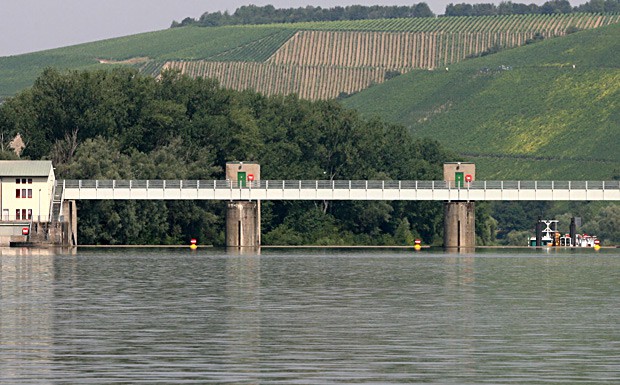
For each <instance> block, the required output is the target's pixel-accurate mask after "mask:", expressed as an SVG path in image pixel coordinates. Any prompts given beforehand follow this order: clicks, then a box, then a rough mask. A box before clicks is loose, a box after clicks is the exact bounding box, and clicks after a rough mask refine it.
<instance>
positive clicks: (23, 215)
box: [22, 209, 28, 219]
mask: <svg viewBox="0 0 620 385" xmlns="http://www.w3.org/2000/svg"><path fill="white" fill-rule="evenodd" d="M26 218H28V217H27V216H26V209H22V219H26Z"/></svg>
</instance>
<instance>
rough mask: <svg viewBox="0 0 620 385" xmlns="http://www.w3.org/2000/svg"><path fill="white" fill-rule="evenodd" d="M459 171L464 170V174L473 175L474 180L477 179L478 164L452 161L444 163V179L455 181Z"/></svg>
mask: <svg viewBox="0 0 620 385" xmlns="http://www.w3.org/2000/svg"><path fill="white" fill-rule="evenodd" d="M457 172H462V173H463V175H471V176H472V181H474V180H476V165H475V164H474V163H469V162H450V163H444V164H443V180H445V181H448V182H454V181H455V175H456V173H457Z"/></svg>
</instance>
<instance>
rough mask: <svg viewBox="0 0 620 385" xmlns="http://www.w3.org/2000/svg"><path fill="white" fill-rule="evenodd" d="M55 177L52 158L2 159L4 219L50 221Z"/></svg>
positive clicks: (0, 208) (0, 193) (0, 204)
mask: <svg viewBox="0 0 620 385" xmlns="http://www.w3.org/2000/svg"><path fill="white" fill-rule="evenodd" d="M54 181H55V176H54V168H53V167H52V162H51V161H49V160H0V212H1V213H2V216H1V217H0V221H1V222H11V221H13V222H15V221H19V222H49V221H50V212H51V207H52V197H53V194H54Z"/></svg>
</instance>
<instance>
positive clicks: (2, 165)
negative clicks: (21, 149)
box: [0, 160, 54, 177]
mask: <svg viewBox="0 0 620 385" xmlns="http://www.w3.org/2000/svg"><path fill="white" fill-rule="evenodd" d="M53 172H54V171H53V169H52V161H51V160H0V177H3V176H9V177H10V176H45V177H47V176H49V175H50V173H53Z"/></svg>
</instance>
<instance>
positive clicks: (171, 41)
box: [0, 26, 294, 97]
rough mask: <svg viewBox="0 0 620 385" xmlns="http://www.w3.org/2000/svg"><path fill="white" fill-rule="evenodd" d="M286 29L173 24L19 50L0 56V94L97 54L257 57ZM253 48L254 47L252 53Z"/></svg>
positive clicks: (139, 58) (91, 64)
mask: <svg viewBox="0 0 620 385" xmlns="http://www.w3.org/2000/svg"><path fill="white" fill-rule="evenodd" d="M292 33H294V30H292V29H290V28H281V27H270V26H235V27H219V28H200V27H188V28H174V29H168V30H163V31H157V32H149V33H142V34H137V35H131V36H126V37H121V38H116V39H108V40H102V41H97V42H93V43H85V44H79V45H75V46H71V47H64V48H57V49H52V50H47V51H41V52H35V53H31V54H25V55H18V56H10V57H0V97H6V96H10V95H14V94H15V93H16V92H17V91H19V90H22V89H24V88H26V87H29V86H31V85H32V83H33V81H34V79H36V77H37V76H39V74H40V73H41V71H42V70H43V69H44V68H46V67H54V68H71V69H88V68H102V64H101V61H102V60H106V61H108V62H112V63H113V62H115V61H116V62H120V63H119V64H132V65H139V64H142V65H145V66H146V65H147V64H149V63H151V62H164V61H166V60H193V59H209V58H212V57H213V58H217V59H216V60H226V59H225V56H227V55H229V56H230V55H233V54H235V52H237V54H236V56H234V58H235V60H244V61H253V60H261V59H264V55H269V53H270V51H271V52H272V51H273V50H275V49H277V48H278V47H279V46H280V45H282V44H283V43H284V42H285V41H286V40H287V39H288V38H289V37H290V36H291V34H292ZM257 47H258V48H257ZM241 49H244V51H243V52H244V55H240V54H239V53H238V51H239V50H241ZM256 51H258V52H259V54H258V55H256ZM253 55H256V56H257V57H256V58H255V57H254V56H253ZM222 57H224V58H222Z"/></svg>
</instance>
